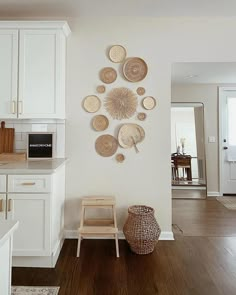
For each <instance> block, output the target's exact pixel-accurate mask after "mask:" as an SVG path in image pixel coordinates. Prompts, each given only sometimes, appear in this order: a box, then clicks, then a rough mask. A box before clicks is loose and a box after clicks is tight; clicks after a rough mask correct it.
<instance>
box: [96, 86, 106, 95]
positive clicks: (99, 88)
mask: <svg viewBox="0 0 236 295" xmlns="http://www.w3.org/2000/svg"><path fill="white" fill-rule="evenodd" d="M96 90H97V92H98V93H104V92H105V91H106V87H105V86H104V85H99V86H98V87H97V88H96Z"/></svg>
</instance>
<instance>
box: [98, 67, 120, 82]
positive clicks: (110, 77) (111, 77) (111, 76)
mask: <svg viewBox="0 0 236 295" xmlns="http://www.w3.org/2000/svg"><path fill="white" fill-rule="evenodd" d="M116 78H117V73H116V70H115V69H113V68H110V67H106V68H103V69H102V70H101V71H100V79H101V81H102V82H103V83H106V84H111V83H113V82H114V81H115V80H116Z"/></svg>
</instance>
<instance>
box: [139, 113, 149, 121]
mask: <svg viewBox="0 0 236 295" xmlns="http://www.w3.org/2000/svg"><path fill="white" fill-rule="evenodd" d="M137 118H138V119H139V121H144V120H145V119H146V118H147V115H146V114H145V113H138V115H137Z"/></svg>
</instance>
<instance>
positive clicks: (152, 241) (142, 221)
mask: <svg viewBox="0 0 236 295" xmlns="http://www.w3.org/2000/svg"><path fill="white" fill-rule="evenodd" d="M128 213H129V215H128V218H127V220H126V222H125V225H124V229H123V230H124V235H125V238H126V240H127V242H128V243H129V245H130V248H131V250H132V251H133V252H134V253H137V254H149V253H151V252H153V250H154V248H155V245H156V243H157V241H158V239H159V236H160V233H161V229H160V226H159V224H158V223H157V221H156V219H155V217H154V209H153V208H151V207H148V206H144V205H137V206H131V207H129V209H128Z"/></svg>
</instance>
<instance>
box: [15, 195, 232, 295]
mask: <svg viewBox="0 0 236 295" xmlns="http://www.w3.org/2000/svg"><path fill="white" fill-rule="evenodd" d="M173 223H174V224H176V228H175V230H174V231H175V238H176V240H175V241H159V242H158V244H157V246H156V249H155V251H154V252H153V253H152V254H149V255H136V254H133V253H132V252H131V251H130V250H129V247H128V245H127V243H126V241H124V240H121V241H120V242H119V245H120V258H116V257H115V247H114V241H112V240H84V241H82V247H81V257H80V258H76V247H77V240H66V241H65V243H64V246H63V249H62V251H61V254H60V257H59V260H58V263H57V265H56V268H55V269H42V268H41V269H35V268H14V269H13V285H42V286H43V285H44V286H45V285H47V286H53V285H54V286H60V292H59V295H113V294H114V295H154V294H158V295H235V294H236V263H235V262H236V227H235V224H236V211H230V210H227V209H226V208H225V207H224V206H223V205H221V204H220V203H219V202H217V201H216V200H212V201H208V200H207V201H206V200H174V201H173ZM204 227H205V229H204ZM179 228H182V231H181V230H179ZM190 235H191V236H190Z"/></svg>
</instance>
